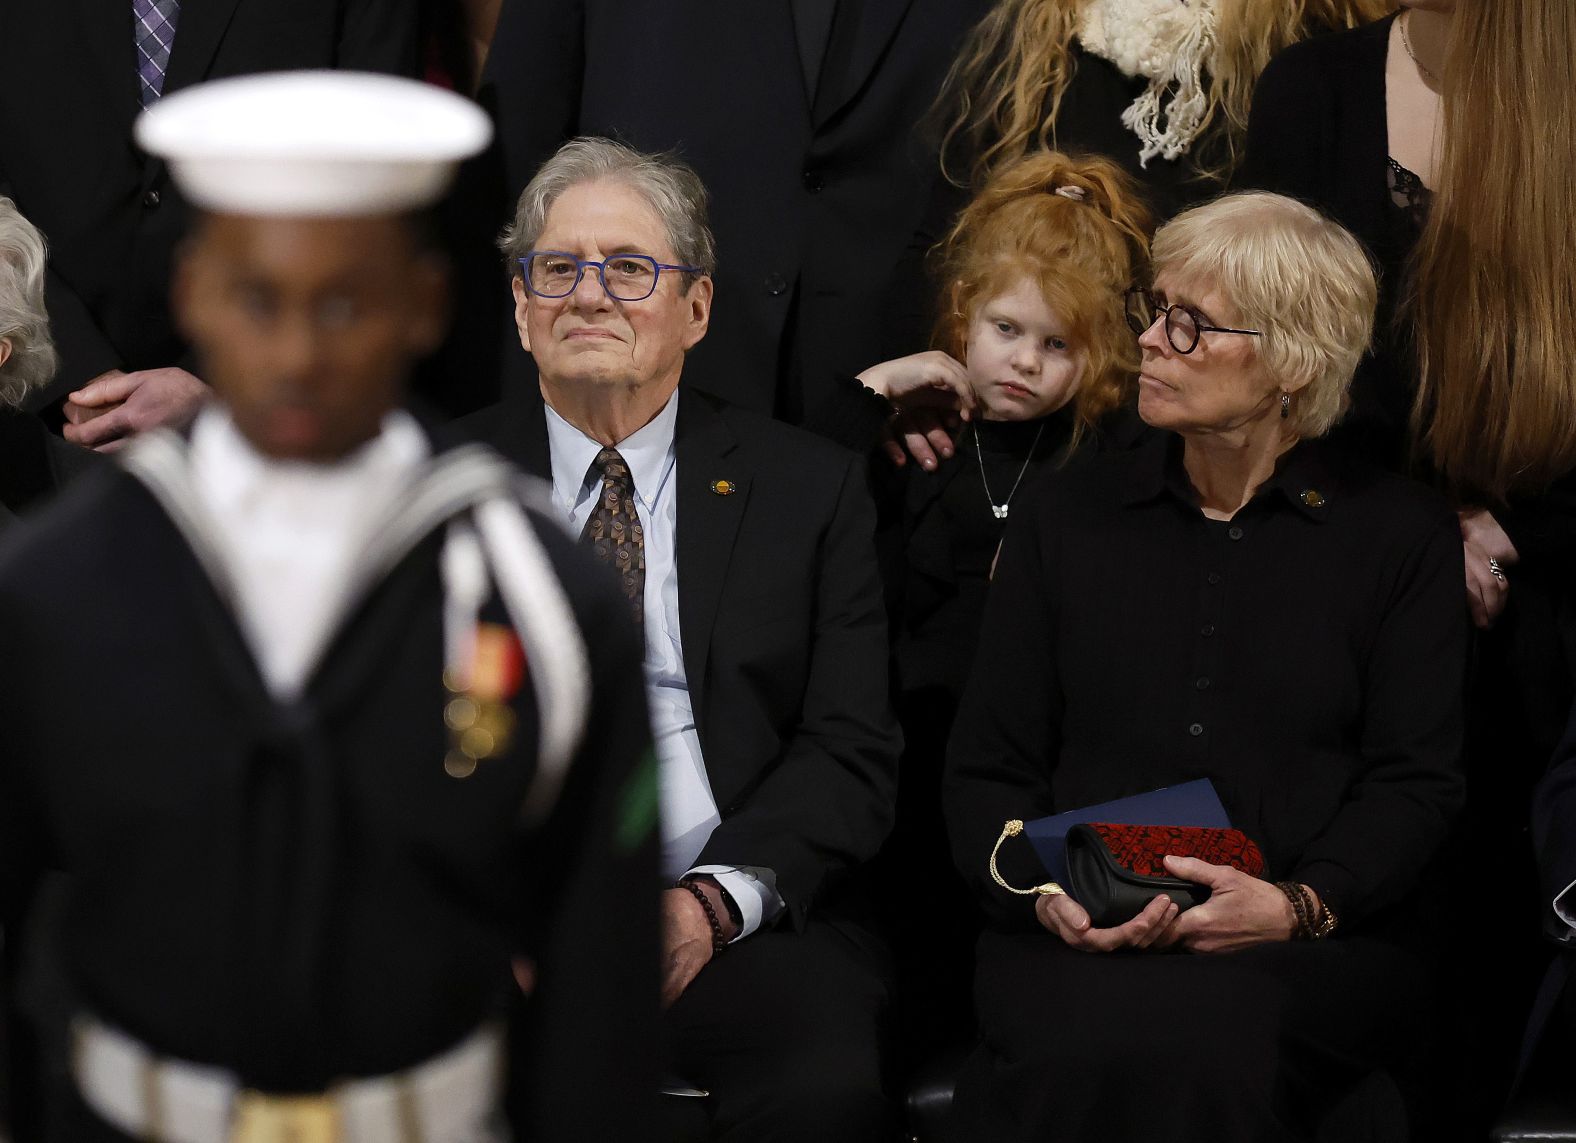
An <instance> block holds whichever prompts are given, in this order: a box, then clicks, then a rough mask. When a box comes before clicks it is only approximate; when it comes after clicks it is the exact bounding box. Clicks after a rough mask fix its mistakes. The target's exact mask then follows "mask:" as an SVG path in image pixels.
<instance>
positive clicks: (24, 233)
mask: <svg viewBox="0 0 1576 1143" xmlns="http://www.w3.org/2000/svg"><path fill="white" fill-rule="evenodd" d="M56 363H57V358H56V355H55V346H54V343H53V342H52V341H51V340H50V337H49V315H48V314H47V313H46V312H45V310H44V239H43V236H42V235H41V234H39V232H38V229H37V227H35V226H34V225H33V224H32V223H30V222H29V221H28V220H27V219H25V218H23V217H22V215H21V213H20V212H19V211H18V210H17V209H16V206H15V204H14V203H12V201H11V200H10V199H8V198H5V197H4V196H0V529H3V528H4V527H5V525H6V524H7V523H8V522H9V521H10V519H11V518H12V517H13V516H14V515H15V514H16V513H18V512H21V511H23V510H24V509H26V508H29V507H31V506H32V505H33V504H35V503H37V502H38V501H39V500H40V499H42V498H43V497H44V496H46V495H47V494H49V493H50V492H53V491H54V490H55V488H57V487H58V486H59V485H60V484H62V483H63V482H64V481H65V480H67V479H68V478H69V477H70V476H72V475H74V474H75V473H76V472H78V471H80V469H81V468H82V467H83V465H84V464H86V463H90V458H89V457H87V456H86V454H83V453H82V451H81V450H80V449H76V448H73V447H72V446H70V445H68V444H66V443H65V442H64V441H61V440H60V439H59V438H58V437H55V436H52V435H51V434H50V433H48V432H47V431H46V430H45V428H44V426H43V424H42V423H41V422H40V421H39V420H38V419H37V418H35V417H32V416H30V415H28V414H25V413H23V412H21V407H22V405H23V403H24V402H25V401H26V400H27V398H28V395H29V394H31V393H32V392H34V391H35V390H37V389H42V388H43V387H44V386H45V385H47V384H48V383H49V381H50V380H51V378H53V377H54V375H55V366H56Z"/></svg>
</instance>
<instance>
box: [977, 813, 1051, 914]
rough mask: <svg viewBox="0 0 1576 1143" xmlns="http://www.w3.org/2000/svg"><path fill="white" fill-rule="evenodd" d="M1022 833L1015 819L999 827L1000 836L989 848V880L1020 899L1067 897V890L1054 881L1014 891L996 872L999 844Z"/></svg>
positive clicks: (1021, 827) (999, 850) (1018, 822)
mask: <svg viewBox="0 0 1576 1143" xmlns="http://www.w3.org/2000/svg"><path fill="white" fill-rule="evenodd" d="M1022 832H1023V822H1021V821H1019V820H1018V819H1017V818H1013V819H1012V820H1011V821H1010V822H1008V823H1007V824H1006V825H1004V826H1002V827H1001V836H1000V837H998V838H997V839H996V844H995V845H994V846H993V847H992V848H991V851H990V877H991V880H992V881H994V882H996V884H998V885H1000V886H1001V887H1002V888H1003V889H1005V890H1007V892H1009V893H1016V894H1018V896H1020V897H1065V896H1066V895H1067V890H1065V889H1063V888H1062V887H1061V886H1060V885H1058V884H1056V882H1054V881H1047V882H1045V884H1043V885H1036V886H1035V887H1034V888H1032V889H1014V888H1013V887H1012V886H1011V885H1008V884H1007V882H1006V880H1005V879H1004V878H1003V877H1002V875H1001V873H1000V872H999V871H998V870H997V868H996V855H997V854H998V853H1000V852H1001V843H1002V842H1004V841H1006V840H1007V839H1008V838H1009V837H1017V836H1018V835H1019V834H1020V833H1022Z"/></svg>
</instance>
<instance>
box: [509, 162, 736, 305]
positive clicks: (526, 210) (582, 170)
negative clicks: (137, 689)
mask: <svg viewBox="0 0 1576 1143" xmlns="http://www.w3.org/2000/svg"><path fill="white" fill-rule="evenodd" d="M603 179H608V180H613V181H617V182H621V183H623V184H625V185H626V186H629V187H632V188H633V189H634V190H635V191H636V192H637V193H639V194H640V196H641V197H642V198H644V199H645V200H646V201H647V202H648V203H650V204H651V209H652V210H654V211H656V214H657V217H658V218H660V219H661V220H662V226H663V228H664V229H665V230H666V231H667V234H668V243H669V245H671V246H672V247H673V256H674V258H675V260H676V261H678V262H679V263H681V264H683V265H685V266H699V267H700V268H701V273H703V274H706V275H711V274H714V273H716V270H717V243H716V240H715V239H714V238H712V235H711V226H710V224H709V223H708V222H707V221H706V198H707V195H706V186H705V184H704V183H702V182H701V181H700V176H699V175H697V174H696V173H695V172H694V171H693V170H692V169H690V167H689V165H688V164H687V163H685V162H683V161H682V160H681V159H678V158H676V157H675V156H673V155H668V154H655V155H648V154H646V153H645V152H642V151H637V150H635V149H634V148H633V147H626V146H625V145H624V144H622V143H615V142H613V141H612V140H611V139H598V138H594V137H589V136H588V137H583V138H579V139H571V140H570V141H569V142H567V143H565V144H564V145H563V146H562V147H560V148H558V151H557V153H556V154H554V155H553V157H552V158H550V159H548V160H547V162H545V163H543V164H542V168H541V170H539V171H537V172H536V177H535V178H533V179H532V180H531V181H530V183H529V184H527V186H526V188H525V190H524V191H522V192H521V193H520V201H519V203H518V204H517V205H516V206H515V211H514V221H513V222H512V223H510V224H509V225H508V226H507V227H506V228H505V229H504V232H503V237H502V238H501V239H500V240H499V242H498V246H499V249H501V250H502V251H503V253H504V256H505V257H506V258H508V260H509V268H510V270H511V271H512V272H513V273H514V274H515V276H517V277H518V276H519V274H520V263H519V262H518V261H517V259H520V258H524V257H525V256H526V255H527V254H529V253H530V252H531V251H532V250H533V249H534V248H535V246H536V240H537V238H538V237H540V236H541V233H542V230H543V228H544V227H545V226H546V225H547V212H548V211H549V210H551V209H552V206H553V203H554V202H556V201H557V200H558V196H559V195H561V194H563V193H564V192H565V191H566V190H568V189H569V188H570V187H573V186H578V185H579V184H581V183H589V182H598V181H600V180H603ZM696 277H697V275H695V274H685V275H684V288H685V289H686V290H688V289H689V287H690V283H691V282H693V281H694V280H695V279H696Z"/></svg>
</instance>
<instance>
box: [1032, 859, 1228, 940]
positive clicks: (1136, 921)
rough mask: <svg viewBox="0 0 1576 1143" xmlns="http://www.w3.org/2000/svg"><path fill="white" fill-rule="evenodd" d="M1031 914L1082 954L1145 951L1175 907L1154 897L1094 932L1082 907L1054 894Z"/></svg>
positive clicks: (1166, 925)
mask: <svg viewBox="0 0 1576 1143" xmlns="http://www.w3.org/2000/svg"><path fill="white" fill-rule="evenodd" d="M1200 864H1202V863H1200ZM1232 872H1233V873H1235V872H1236V870H1232ZM1243 876H1246V874H1244V875H1243ZM1194 911H1195V912H1196V910H1194ZM1034 915H1035V916H1036V917H1038V918H1039V921H1040V924H1042V925H1044V926H1045V927H1046V928H1047V929H1049V930H1050V931H1051V932H1053V933H1055V934H1056V935H1057V936H1058V937H1060V938H1061V939H1062V940H1063V941H1064V942H1065V943H1066V944H1067V945H1069V946H1070V947H1072V948H1075V949H1079V950H1081V951H1083V952H1115V951H1116V950H1117V949H1146V948H1150V947H1151V946H1153V945H1155V944H1156V942H1158V941H1160V940H1161V939H1162V938H1163V937H1164V935H1165V934H1166V932H1167V931H1168V930H1169V928H1170V927H1171V925H1172V922H1174V921H1175V920H1176V919H1177V907H1176V905H1175V904H1174V903H1172V901H1171V899H1170V898H1168V897H1166V896H1164V895H1161V896H1157V897H1156V898H1155V899H1154V900H1153V901H1151V902H1149V904H1148V905H1146V906H1144V911H1143V912H1142V913H1140V914H1138V916H1136V917H1134V918H1133V919H1132V920H1131V921H1128V922H1127V923H1126V924H1122V925H1118V926H1116V927H1115V928H1114V929H1097V928H1094V927H1093V926H1091V925H1090V924H1089V914H1088V913H1086V912H1085V911H1084V908H1083V906H1082V905H1080V904H1078V902H1077V901H1074V900H1073V899H1072V898H1071V897H1068V896H1067V895H1065V894H1061V893H1058V894H1055V895H1051V896H1045V897H1041V898H1039V899H1038V900H1037V901H1035V903H1034Z"/></svg>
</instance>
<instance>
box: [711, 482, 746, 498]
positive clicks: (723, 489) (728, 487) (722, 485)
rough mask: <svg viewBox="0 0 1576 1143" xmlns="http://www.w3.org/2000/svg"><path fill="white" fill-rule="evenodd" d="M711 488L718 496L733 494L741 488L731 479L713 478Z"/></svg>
mask: <svg viewBox="0 0 1576 1143" xmlns="http://www.w3.org/2000/svg"><path fill="white" fill-rule="evenodd" d="M711 490H712V491H713V492H715V493H716V494H717V495H718V496H732V495H733V494H734V493H735V492H737V491H738V490H739V486H738V485H737V484H735V483H733V481H731V480H713V481H712V482H711Z"/></svg>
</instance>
